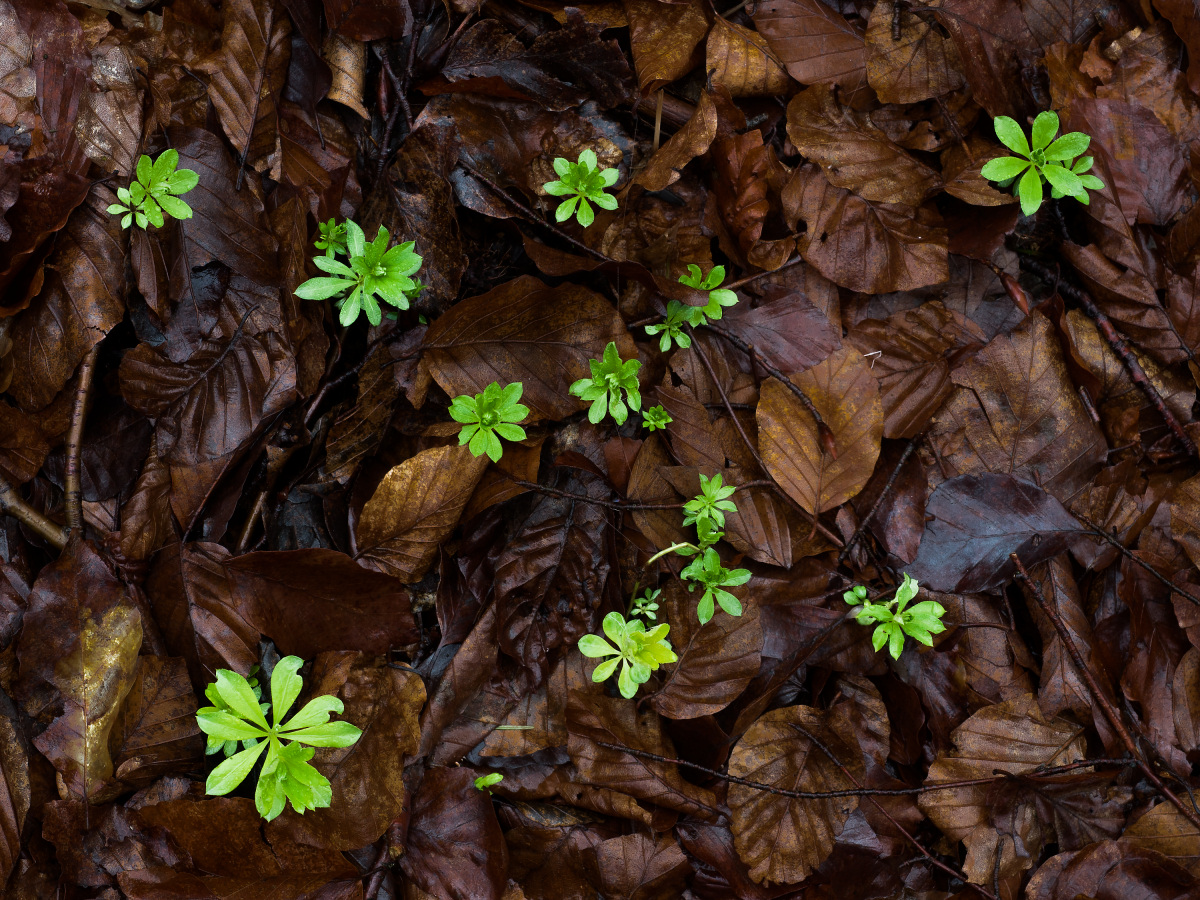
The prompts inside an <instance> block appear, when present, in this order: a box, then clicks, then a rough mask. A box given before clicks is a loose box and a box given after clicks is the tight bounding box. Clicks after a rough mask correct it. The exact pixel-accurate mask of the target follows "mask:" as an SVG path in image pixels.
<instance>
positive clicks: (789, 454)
mask: <svg viewBox="0 0 1200 900" xmlns="http://www.w3.org/2000/svg"><path fill="white" fill-rule="evenodd" d="M792 380H793V381H794V382H795V383H796V384H797V385H798V386H799V387H800V389H801V390H803V391H804V392H805V393H806V394H807V395H808V397H809V399H810V400H811V401H812V404H813V406H814V407H816V409H817V412H819V413H820V414H821V417H822V418H823V419H824V420H825V424H826V425H827V426H828V427H829V429H830V430H831V431H832V432H833V440H834V444H835V445H836V448H837V458H836V459H835V458H834V457H833V456H832V455H831V454H829V453H827V452H826V451H825V448H824V443H823V442H822V440H821V437H820V434H819V433H818V430H817V423H816V422H815V421H814V420H813V418H812V416H811V415H810V414H809V412H808V410H807V409H806V408H805V407H804V405H803V404H802V403H801V401H800V400H799V399H798V398H797V397H796V395H795V394H794V393H792V391H791V390H790V389H789V388H788V387H787V386H786V385H784V384H782V383H781V382H779V381H777V380H776V379H774V378H770V379H767V380H766V381H764V382H763V384H762V394H761V397H760V399H759V402H758V412H757V419H758V435H759V437H758V443H759V452H760V453H761V454H762V458H763V463H764V464H765V465H766V467H767V471H768V472H770V473H771V477H773V478H774V479H775V480H776V481H777V482H779V485H780V486H781V487H782V488H783V489H784V490H785V491H787V493H788V495H789V496H790V497H792V499H794V500H795V501H796V502H797V503H799V504H800V505H801V506H803V507H804V508H805V509H806V510H808V511H809V512H810V513H814V514H819V513H823V512H825V511H826V510H829V509H833V508H834V507H835V506H840V505H841V504H843V503H845V502H846V501H847V500H849V499H851V498H852V497H853V496H854V495H855V494H857V493H858V492H859V491H860V490H862V488H863V486H864V485H865V484H866V483H867V481H868V480H869V479H870V477H871V472H872V471H874V468H875V460H876V459H878V458H879V447H880V441H881V440H882V438H883V404H882V402H881V400H880V395H879V382H878V381H877V380H876V379H875V376H874V375H873V374H872V373H871V369H870V366H869V365H868V364H867V362H866V360H864V359H863V357H862V356H861V355H860V354H859V352H858V351H857V350H855V349H854V348H853V347H843V348H842V349H841V350H835V351H834V352H833V353H831V354H830V355H829V357H828V358H827V359H826V360H825V361H824V362H821V363H818V364H817V365H815V366H813V367H812V368H811V369H808V370H806V371H804V372H801V373H800V374H799V375H795V376H793V377H792Z"/></svg>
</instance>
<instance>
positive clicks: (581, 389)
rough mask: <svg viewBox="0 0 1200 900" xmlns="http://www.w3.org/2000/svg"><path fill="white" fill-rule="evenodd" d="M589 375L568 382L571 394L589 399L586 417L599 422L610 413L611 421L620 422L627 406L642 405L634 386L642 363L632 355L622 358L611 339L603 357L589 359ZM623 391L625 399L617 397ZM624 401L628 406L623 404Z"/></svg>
mask: <svg viewBox="0 0 1200 900" xmlns="http://www.w3.org/2000/svg"><path fill="white" fill-rule="evenodd" d="M588 365H589V366H590V367H591V370H592V377H591V378H580V379H579V380H578V381H576V382H575V383H574V384H573V385H571V389H570V390H571V394H572V395H573V396H575V397H578V398H579V399H580V400H583V401H584V402H585V403H590V404H591V407H590V408H589V409H588V421H589V422H591V423H592V424H593V425H598V424H600V422H601V421H603V419H604V417H605V415H608V414H611V415H612V417H613V421H615V422H616V423H617V424H618V425H624V424H625V420H626V419H628V418H629V410H630V409H632V410H635V411H636V410H640V409H641V408H642V395H641V391H640V389H639V387H638V377H637V375H638V370H639V369H640V368H641V367H642V364H641V363H640V362H639V361H638V360H636V359H630V360H622V359H621V354H620V353H619V352H618V351H617V345H616V343H615V342H614V341H609V342H608V346H607V347H605V348H604V357H603V359H590V360H588ZM622 391H624V393H625V399H624V400H622V399H621V392H622ZM627 404H628V408H626V405H627Z"/></svg>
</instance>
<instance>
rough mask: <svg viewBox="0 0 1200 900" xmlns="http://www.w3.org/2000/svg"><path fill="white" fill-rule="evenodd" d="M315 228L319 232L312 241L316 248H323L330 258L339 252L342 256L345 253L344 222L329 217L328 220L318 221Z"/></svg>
mask: <svg viewBox="0 0 1200 900" xmlns="http://www.w3.org/2000/svg"><path fill="white" fill-rule="evenodd" d="M317 230H318V231H319V232H320V237H318V238H317V239H316V241H315V242H314V243H315V245H316V248H317V249H318V250H324V251H325V255H326V256H328V257H330V258H332V257H334V256H337V255H338V254H339V253H340V254H341V255H342V256H345V255H346V254H347V250H346V223H345V222H340V223H339V222H338V221H337V220H336V219H330V220H329V221H328V222H318V223H317Z"/></svg>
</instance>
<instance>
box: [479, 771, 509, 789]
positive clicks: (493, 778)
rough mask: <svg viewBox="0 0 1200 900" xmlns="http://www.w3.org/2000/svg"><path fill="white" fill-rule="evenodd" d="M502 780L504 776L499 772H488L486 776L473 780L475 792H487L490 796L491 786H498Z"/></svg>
mask: <svg viewBox="0 0 1200 900" xmlns="http://www.w3.org/2000/svg"><path fill="white" fill-rule="evenodd" d="M503 780H504V776H503V775H501V774H500V773H499V772H489V773H488V774H487V775H480V776H479V777H478V778H476V779H475V790H477V791H487V792H488V793H489V794H490V793H491V790H490V789H491V786H492V785H493V784H499V783H500V782H502V781H503Z"/></svg>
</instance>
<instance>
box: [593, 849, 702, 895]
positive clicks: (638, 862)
mask: <svg viewBox="0 0 1200 900" xmlns="http://www.w3.org/2000/svg"><path fill="white" fill-rule="evenodd" d="M592 852H593V853H594V854H595V857H594V864H593V865H589V866H588V868H589V870H590V875H591V881H592V884H593V885H595V886H596V889H597V890H599V891H600V892H601V894H602V896H604V897H606V898H612V900H672V898H675V897H679V896H680V895H681V893H682V891H683V887H684V883H685V881H686V880H687V877H688V875H689V874H690V873H691V868H692V867H691V865H690V864H689V863H688V860H687V857H686V856H684V855H683V851H682V850H681V849H680V848H679V843H678V841H676V840H675V838H673V837H671V836H670V835H663V836H661V837H658V838H657V839H655V838H653V837H648V836H647V835H644V834H627V835H623V836H621V837H615V838H611V839H609V840H607V841H603V842H602V843H599V844H597V845H596V846H595V848H593V851H592ZM589 862H591V860H589Z"/></svg>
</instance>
